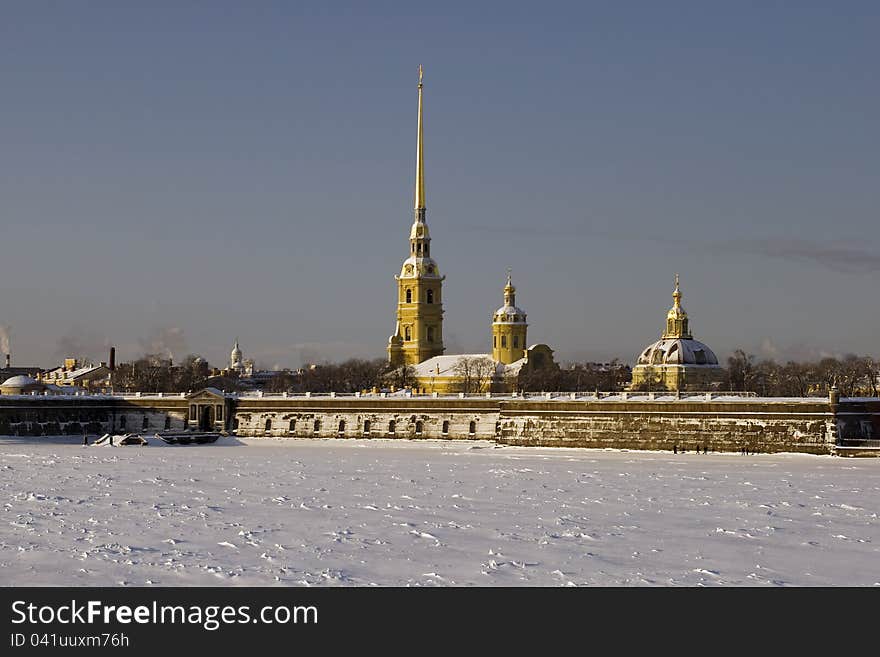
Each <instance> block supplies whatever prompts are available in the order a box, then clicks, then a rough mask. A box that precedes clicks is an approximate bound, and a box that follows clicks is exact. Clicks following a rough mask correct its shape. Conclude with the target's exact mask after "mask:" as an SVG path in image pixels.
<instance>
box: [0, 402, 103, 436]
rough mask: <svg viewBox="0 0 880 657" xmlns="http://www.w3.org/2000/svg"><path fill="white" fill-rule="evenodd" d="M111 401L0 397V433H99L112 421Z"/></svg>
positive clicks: (36, 434) (50, 434) (31, 434)
mask: <svg viewBox="0 0 880 657" xmlns="http://www.w3.org/2000/svg"><path fill="white" fill-rule="evenodd" d="M113 408H114V403H113V400H109V399H107V398H94V397H73V396H71V397H64V398H52V397H39V396H29V395H20V396H19V395H12V396H5V395H3V396H0V435H6V436H53V435H54V436H58V435H79V436H81V435H83V434H85V433H89V434H96V433H98V434H103V433H106V432H107V431H109V429H110V426H111V425H112V422H113Z"/></svg>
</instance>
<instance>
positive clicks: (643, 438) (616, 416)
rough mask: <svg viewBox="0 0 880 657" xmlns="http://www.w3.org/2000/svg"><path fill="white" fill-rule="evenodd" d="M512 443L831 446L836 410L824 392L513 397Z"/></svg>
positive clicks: (507, 412)
mask: <svg viewBox="0 0 880 657" xmlns="http://www.w3.org/2000/svg"><path fill="white" fill-rule="evenodd" d="M498 440H499V442H502V443H506V444H510V445H541V446H554V447H594V448H605V447H611V448H618V449H652V450H668V451H672V450H673V449H679V450H682V449H685V450H688V451H693V450H695V449H697V448H699V449H700V450H703V449H708V450H709V451H716V452H721V451H724V452H726V451H741V450H742V449H743V448H747V449H748V450H749V451H750V452H783V451H785V452H809V453H813V454H828V453H830V452H831V451H832V448H833V446H834V441H835V433H834V415H833V414H832V412H831V409H830V406H829V404H828V402H827V401H825V400H823V399H816V400H806V399H805V400H800V401H797V402H792V401H787V402H772V401H766V400H754V399H744V400H742V401H736V402H713V401H689V400H681V401H662V402H652V401H593V402H590V401H577V402H574V401H573V402H564V401H550V402H543V403H541V402H533V401H523V402H515V401H506V402H502V404H501V432H500V435H499V437H498Z"/></svg>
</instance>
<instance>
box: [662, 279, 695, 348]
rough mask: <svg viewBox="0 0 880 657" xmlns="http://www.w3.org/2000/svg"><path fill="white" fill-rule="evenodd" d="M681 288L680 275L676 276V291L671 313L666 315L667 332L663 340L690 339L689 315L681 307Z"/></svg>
mask: <svg viewBox="0 0 880 657" xmlns="http://www.w3.org/2000/svg"><path fill="white" fill-rule="evenodd" d="M682 296H683V295H682V293H681V287H680V285H679V278H678V274H676V275H675V289H674V290H673V291H672V299H673V304H672V308H670V309H669V312H668V313H666V330H665V331H664V332H663V338H690V337H691V334H690V332H689V331H688V314H687V312H686V311H685V309H684V308H682V307H681V297H682Z"/></svg>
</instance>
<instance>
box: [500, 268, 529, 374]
mask: <svg viewBox="0 0 880 657" xmlns="http://www.w3.org/2000/svg"><path fill="white" fill-rule="evenodd" d="M528 328H529V325H528V324H526V313H525V311H524V310H522V308H517V307H516V288H515V287H513V283H512V282H511V280H510V270H509V269H508V270H507V285H505V286H504V305H503V306H501V307H500V308H499V309H498V310H496V311H495V314H494V315H492V360H494V361H496V362H499V363H504V364H505V365H510V364H511V363H513V362H516V361H518V360H519V359H520V358H523V357H525V355H526V348H527V347H526V331H527V330H528Z"/></svg>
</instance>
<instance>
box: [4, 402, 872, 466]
mask: <svg viewBox="0 0 880 657" xmlns="http://www.w3.org/2000/svg"><path fill="white" fill-rule="evenodd" d="M208 394H209V395H210V399H209V401H210V403H212V404H216V403H220V404H224V405H225V408H226V409H227V410H226V411H225V413H224V420H223V422H224V424H225V426H226V428H227V429H229V430H231V431H234V432H235V433H236V434H237V435H241V436H252V437H302V438H312V437H318V438H364V437H369V438H426V439H438V438H439V439H480V440H496V441H498V442H500V443H504V444H509V445H523V446H529V445H534V446H560V447H592V448H618V449H634V450H635V449H652V450H668V451H672V450H673V449H679V450H682V449H684V450H687V451H693V450H695V449H697V448H699V449H701V450H702V449H704V448H705V449H708V450H710V451H740V450H742V449H744V448H747V449H748V450H749V451H752V452H780V451H787V452H807V453H813V454H828V453H846V454H859V455H862V454H867V453H870V454H874V455H880V440H878V439H880V400H878V399H841V400H837V399H835V400H834V401H833V402H832V401H829V400H826V399H823V398H803V399H767V398H765V399H756V398H735V397H722V396H718V395H709V394H700V395H691V396H682V395H668V396H665V397H663V398H662V399H660V398H657V396H656V395H654V394H652V393H647V394H646V395H642V396H636V395H634V394H633V393H629V395H628V394H627V393H618V394H616V395H613V396H609V397H605V398H596V397H594V396H573V395H553V396H540V397H539V396H535V397H529V398H522V397H519V398H517V397H512V396H497V395H496V396H491V397H486V396H472V397H461V396H459V397H452V396H450V397H434V396H427V395H426V396H413V397H398V396H395V397H381V396H374V395H365V396H335V395H321V396H304V395H298V396H286V395H271V396H270V395H267V396H234V395H223V393H220V392H219V391H213V392H209V393H208ZM204 395H205V391H201V392H198V393H195V394H193V395H158V394H157V395H149V396H148V395H126V396H119V395H117V396H110V395H94V396H90V395H81V396H73V395H65V396H35V395H31V396H28V395H22V396H0V435H57V434H70V435H82V434H83V433H87V434H102V433H106V432H109V431H114V432H130V433H155V432H156V431H161V430H163V429H166V428H169V429H175V430H180V429H183V428H186V427H187V426H188V425H189V426H190V428H195V424H194V423H193V422H192V419H190V421H189V423H188V420H187V418H188V417H189V415H188V412H189V408H190V405H191V404H193V403H195V402H197V401H199V400H201V399H202V397H203V396H204ZM123 418H125V420H124V425H123ZM391 423H393V430H392V426H391ZM837 447H846V448H847V449H845V450H838V449H836V448H837ZM854 448H858V449H854Z"/></svg>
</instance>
